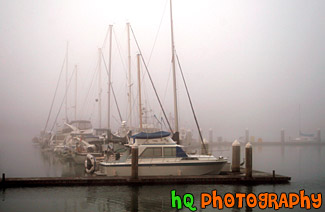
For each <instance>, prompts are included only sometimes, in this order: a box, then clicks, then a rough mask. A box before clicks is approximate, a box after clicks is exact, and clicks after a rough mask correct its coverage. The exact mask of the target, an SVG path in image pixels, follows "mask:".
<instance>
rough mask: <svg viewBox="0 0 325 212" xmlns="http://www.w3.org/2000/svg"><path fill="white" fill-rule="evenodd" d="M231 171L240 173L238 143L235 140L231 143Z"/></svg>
mask: <svg viewBox="0 0 325 212" xmlns="http://www.w3.org/2000/svg"><path fill="white" fill-rule="evenodd" d="M231 171H232V172H240V143H239V142H238V141H237V140H235V141H234V143H232V163H231Z"/></svg>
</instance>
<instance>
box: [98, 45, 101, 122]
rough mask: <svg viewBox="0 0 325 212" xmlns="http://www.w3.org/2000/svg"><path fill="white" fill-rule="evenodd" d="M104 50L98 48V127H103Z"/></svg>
mask: <svg viewBox="0 0 325 212" xmlns="http://www.w3.org/2000/svg"><path fill="white" fill-rule="evenodd" d="M101 67H102V49H101V48H98V127H99V128H101V127H102V76H101V72H102V68H101Z"/></svg>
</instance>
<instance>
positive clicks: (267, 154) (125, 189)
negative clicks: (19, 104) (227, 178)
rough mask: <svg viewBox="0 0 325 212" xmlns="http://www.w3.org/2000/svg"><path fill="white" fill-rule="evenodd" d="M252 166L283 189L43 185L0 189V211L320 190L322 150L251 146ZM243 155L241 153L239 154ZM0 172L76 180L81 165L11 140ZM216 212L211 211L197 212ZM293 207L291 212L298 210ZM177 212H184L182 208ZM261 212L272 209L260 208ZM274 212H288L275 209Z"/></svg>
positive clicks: (0, 149) (123, 206) (136, 207)
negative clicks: (286, 180)
mask: <svg viewBox="0 0 325 212" xmlns="http://www.w3.org/2000/svg"><path fill="white" fill-rule="evenodd" d="M221 150H222V151H220V148H218V149H217V148H215V149H213V154H214V155H216V156H219V155H221V154H222V155H224V156H227V157H230V149H227V148H226V147H221ZM253 153H254V156H253V162H254V164H253V166H254V169H256V170H262V171H267V172H272V170H275V171H276V173H278V174H282V175H287V176H291V177H292V181H291V183H290V184H287V185H259V186H238V185H168V186H140V187H129V186H101V187H54V188H51V187H45V188H15V189H6V190H3V191H1V193H0V198H1V203H0V211H24V212H26V211H176V209H173V208H171V200H170V191H171V190H173V189H176V191H177V194H178V195H182V194H185V193H192V194H193V195H194V201H195V202H194V206H197V207H198V206H199V204H200V199H199V197H200V194H201V193H202V192H211V190H214V189H216V190H217V191H218V194H219V195H220V194H221V195H224V194H225V193H228V192H230V193H236V192H237V193H238V192H242V193H251V192H254V193H255V194H258V193H261V192H275V193H277V194H280V193H282V192H296V193H298V192H299V190H301V189H305V190H306V194H308V195H310V194H311V193H319V192H322V193H323V192H325V168H324V165H325V146H285V147H281V146H270V147H254V149H253ZM242 155H243V154H242ZM0 172H1V173H6V176H7V177H47V176H80V175H83V173H84V172H83V167H82V166H79V167H76V166H75V165H74V163H68V162H65V161H60V160H59V159H57V158H55V157H53V156H52V155H51V154H49V153H47V152H42V151H40V149H39V147H38V146H33V145H32V144H31V143H30V142H21V143H20V145H17V144H16V142H15V141H14V140H2V141H1V142H0ZM201 210H202V211H217V210H218V209H214V208H212V207H210V208H206V209H204V210H203V209H198V211H201ZM224 210H225V211H259V209H258V208H253V209H251V208H247V207H243V208H241V209H238V208H231V209H228V208H226V209H224ZM303 210H304V209H300V208H299V207H297V206H296V207H295V209H294V211H303ZM181 211H189V210H188V209H187V208H183V209H182V210H181ZM264 211H273V209H266V210H264ZM280 211H293V210H290V209H280Z"/></svg>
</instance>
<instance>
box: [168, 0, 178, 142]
mask: <svg viewBox="0 0 325 212" xmlns="http://www.w3.org/2000/svg"><path fill="white" fill-rule="evenodd" d="M170 27H171V42H172V68H173V89H174V119H175V133H174V137H173V138H174V140H175V141H176V142H178V141H179V129H178V110H177V92H176V71H175V44H174V28H173V10H172V0H170Z"/></svg>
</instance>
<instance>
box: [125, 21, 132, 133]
mask: <svg viewBox="0 0 325 212" xmlns="http://www.w3.org/2000/svg"><path fill="white" fill-rule="evenodd" d="M126 26H127V33H128V69H129V82H128V87H129V95H128V100H129V126H130V128H132V102H131V101H132V93H131V92H132V91H131V47H130V23H126Z"/></svg>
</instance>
